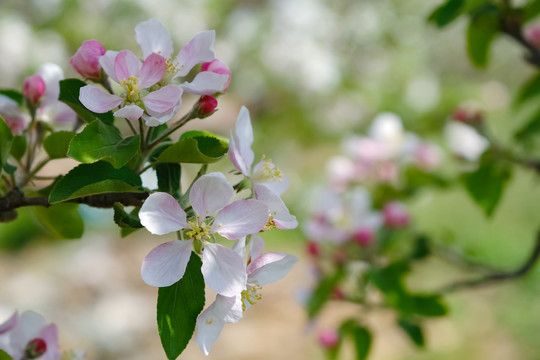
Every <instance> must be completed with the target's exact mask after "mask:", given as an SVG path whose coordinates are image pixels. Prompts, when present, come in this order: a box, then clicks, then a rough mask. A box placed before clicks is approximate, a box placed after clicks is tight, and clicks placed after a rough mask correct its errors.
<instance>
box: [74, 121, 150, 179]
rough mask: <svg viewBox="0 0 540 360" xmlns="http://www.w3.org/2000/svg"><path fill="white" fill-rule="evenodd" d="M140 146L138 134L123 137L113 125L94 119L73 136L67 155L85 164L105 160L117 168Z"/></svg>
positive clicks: (129, 158) (126, 161)
mask: <svg viewBox="0 0 540 360" xmlns="http://www.w3.org/2000/svg"><path fill="white" fill-rule="evenodd" d="M140 146H141V137H140V135H133V136H130V137H127V138H125V139H124V138H122V134H121V133H120V130H118V129H117V128H116V127H115V126H113V125H108V124H105V123H104V122H103V121H100V120H96V121H94V122H91V123H90V124H88V125H86V127H85V128H84V130H83V131H82V132H81V133H79V134H77V135H75V136H74V137H73V139H72V140H71V143H70V145H69V150H68V155H69V156H70V157H71V158H73V159H75V160H77V161H80V162H82V163H85V164H89V163H94V162H96V161H98V160H105V161H108V162H110V163H111V164H113V166H114V167H115V168H117V169H118V168H121V167H122V166H124V165H126V164H127V163H128V161H129V160H131V159H132V158H133V156H135V154H136V153H137V152H138V151H139V147H140Z"/></svg>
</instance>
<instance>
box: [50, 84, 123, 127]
mask: <svg viewBox="0 0 540 360" xmlns="http://www.w3.org/2000/svg"><path fill="white" fill-rule="evenodd" d="M83 86H86V83H84V82H83V81H81V80H79V79H65V80H60V95H59V96H58V100H60V101H62V102H63V103H65V104H66V105H68V106H69V107H70V108H72V109H73V111H75V112H76V113H77V115H79V117H80V118H81V119H83V120H84V121H85V122H87V123H90V122H92V121H94V120H96V118H97V119H100V120H102V121H103V122H105V123H108V124H112V123H113V121H114V116H113V114H112V112H110V111H109V112H106V113H103V114H98V113H94V112H92V111H90V110H88V109H87V108H86V107H85V106H84V105H83V104H82V103H81V101H80V100H79V91H80V89H81V88H82V87H83Z"/></svg>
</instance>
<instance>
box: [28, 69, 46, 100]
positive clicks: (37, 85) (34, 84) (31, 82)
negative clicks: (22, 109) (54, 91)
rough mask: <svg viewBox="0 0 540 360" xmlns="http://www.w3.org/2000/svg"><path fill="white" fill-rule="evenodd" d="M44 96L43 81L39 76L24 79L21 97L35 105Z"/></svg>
mask: <svg viewBox="0 0 540 360" xmlns="http://www.w3.org/2000/svg"><path fill="white" fill-rule="evenodd" d="M43 94H45V81H43V79H42V78H41V76H39V75H32V76H29V77H27V78H26V79H24V85H23V95H24V97H26V98H27V99H28V101H29V102H30V103H31V104H32V105H37V104H38V103H39V101H40V100H41V97H42V96H43Z"/></svg>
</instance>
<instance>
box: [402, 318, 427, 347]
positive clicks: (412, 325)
mask: <svg viewBox="0 0 540 360" xmlns="http://www.w3.org/2000/svg"><path fill="white" fill-rule="evenodd" d="M398 325H399V327H401V329H403V331H405V333H406V334H407V335H408V336H409V338H410V339H411V340H412V342H413V343H414V344H415V345H416V346H418V347H424V345H425V341H424V332H423V331H422V327H420V325H419V324H417V323H416V322H413V321H411V320H408V319H399V320H398Z"/></svg>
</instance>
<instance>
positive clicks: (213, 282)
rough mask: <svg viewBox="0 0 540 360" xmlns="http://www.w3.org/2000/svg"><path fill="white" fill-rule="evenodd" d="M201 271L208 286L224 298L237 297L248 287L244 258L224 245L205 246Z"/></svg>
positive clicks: (211, 244)
mask: <svg viewBox="0 0 540 360" xmlns="http://www.w3.org/2000/svg"><path fill="white" fill-rule="evenodd" d="M201 271H202V274H203V277H204V281H205V282H206V285H208V286H209V287H210V288H211V289H213V290H214V291H216V292H217V293H218V294H221V295H223V296H236V295H238V294H240V293H241V292H242V290H244V289H245V287H246V280H247V275H246V269H245V267H244V262H243V260H242V258H241V257H240V256H239V255H238V254H237V253H236V252H234V251H233V250H231V249H229V248H226V247H225V246H223V245H219V244H213V243H210V244H207V245H205V246H204V250H203V265H202V268H201Z"/></svg>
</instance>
